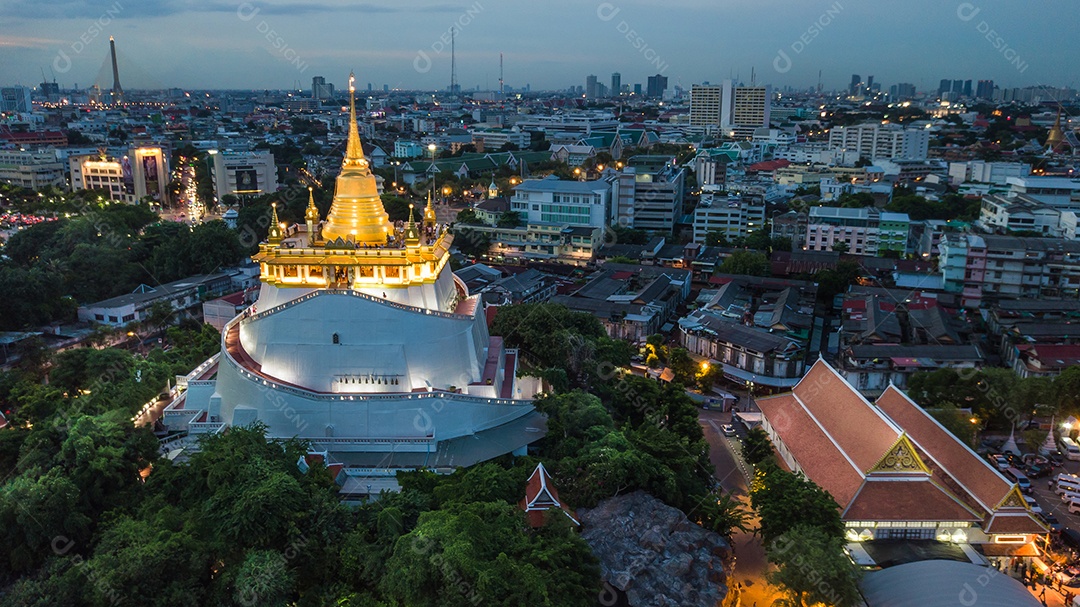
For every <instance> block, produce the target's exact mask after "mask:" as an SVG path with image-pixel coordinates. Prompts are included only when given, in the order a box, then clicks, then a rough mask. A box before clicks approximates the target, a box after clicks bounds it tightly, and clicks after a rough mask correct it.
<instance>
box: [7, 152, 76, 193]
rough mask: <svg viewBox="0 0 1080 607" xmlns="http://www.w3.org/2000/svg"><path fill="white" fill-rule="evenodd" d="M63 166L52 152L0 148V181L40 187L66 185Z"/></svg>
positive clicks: (26, 186)
mask: <svg viewBox="0 0 1080 607" xmlns="http://www.w3.org/2000/svg"><path fill="white" fill-rule="evenodd" d="M66 172H67V171H66V170H65V166H64V163H63V162H60V161H59V160H57V159H56V154H54V153H52V152H24V151H19V150H0V182H2V183H10V184H12V185H17V186H20V187H24V188H30V189H34V190H36V189H42V188H47V187H50V186H55V187H60V188H63V187H65V186H66V185H67V179H66V178H65V173H66Z"/></svg>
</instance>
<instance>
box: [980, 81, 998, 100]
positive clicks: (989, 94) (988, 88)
mask: <svg viewBox="0 0 1080 607" xmlns="http://www.w3.org/2000/svg"><path fill="white" fill-rule="evenodd" d="M975 96H976V97H978V98H979V99H993V98H994V81H993V80H980V81H979V84H978V86H976V87H975Z"/></svg>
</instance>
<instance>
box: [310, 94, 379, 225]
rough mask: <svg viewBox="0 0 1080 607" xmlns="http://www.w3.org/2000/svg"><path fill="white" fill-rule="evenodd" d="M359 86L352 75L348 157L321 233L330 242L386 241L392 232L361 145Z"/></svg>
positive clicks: (346, 152) (344, 161) (342, 163)
mask: <svg viewBox="0 0 1080 607" xmlns="http://www.w3.org/2000/svg"><path fill="white" fill-rule="evenodd" d="M355 91H356V87H355V86H354V77H353V75H352V74H350V75H349V141H348V146H347V147H346V149H345V159H344V160H343V161H342V162H341V174H340V175H338V178H337V184H336V186H335V188H334V202H333V204H332V205H331V206H330V213H329V214H328V215H327V217H326V224H325V225H324V226H323V229H322V237H323V239H324V240H326V241H327V242H329V241H332V240H336V239H338V238H341V239H342V240H344V241H352V242H354V243H357V244H373V245H382V244H386V239H387V236H388V235H389V234H393V231H394V230H393V226H392V225H391V224H390V216H389V215H387V213H386V209H384V208H383V203H382V198H380V197H379V188H378V186H377V185H376V183H375V176H374V175H373V174H372V173H371V169H370V167H369V165H368V161H367V159H366V158H364V150H363V148H362V147H361V145H360V133H359V131H358V130H357V126H356V98H355Z"/></svg>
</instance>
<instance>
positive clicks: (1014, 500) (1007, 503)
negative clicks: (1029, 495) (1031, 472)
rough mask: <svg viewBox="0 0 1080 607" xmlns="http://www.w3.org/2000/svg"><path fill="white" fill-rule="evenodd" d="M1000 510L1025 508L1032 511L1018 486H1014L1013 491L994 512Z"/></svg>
mask: <svg viewBox="0 0 1080 607" xmlns="http://www.w3.org/2000/svg"><path fill="white" fill-rule="evenodd" d="M999 508H1023V509H1025V510H1029V509H1030V507H1029V506H1028V503H1027V500H1025V499H1024V496H1023V495H1021V494H1020V489H1019V488H1018V487H1017V486H1016V485H1013V488H1012V490H1011V491H1009V492H1008V493H1007V494H1006V495H1005V497H1004V498H1002V500H1001V503H1000V504H998V505H997V506H996V507H995V508H994V510H997V509H999Z"/></svg>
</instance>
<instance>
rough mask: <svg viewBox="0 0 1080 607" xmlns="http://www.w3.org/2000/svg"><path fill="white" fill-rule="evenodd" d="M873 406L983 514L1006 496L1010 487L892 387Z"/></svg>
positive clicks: (1002, 478)
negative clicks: (901, 431) (978, 507)
mask: <svg viewBox="0 0 1080 607" xmlns="http://www.w3.org/2000/svg"><path fill="white" fill-rule="evenodd" d="M876 405H877V407H878V408H879V409H880V410H881V411H882V412H883V413H885V415H888V416H889V418H891V419H892V420H893V421H894V422H896V423H897V424H898V425H900V426H901V427H902V428H904V431H905V432H906V433H907V435H908V438H910V439H911V440H912V442H914V443H915V444H916V445H917V446H918V447H919V449H920V450H921V451H922V452H924V453H925V454H926V456H927V457H929V458H930V459H931V460H933V462H929V461H928V462H926V463H927V465H932V464H933V463H936V464H937V465H938V467H940V468H942V469H944V471H945V472H946V473H947V474H949V475H950V476H951V477H952V478H953V479H955V480H956V482H957V483H958V484H959V485H960V487H961V488H962V489H963V490H965V491H966V492H967V493H969V494H970V495H971V496H972V497H973V498H975V499H976V500H978V503H979V504H980V505H981V506H982V507H983V508H984V509H986V511H987V512H990V511H992V510H993V509H994V507H996V506H997V505H998V504H1000V503H1001V500H1003V499H1005V496H1006V495H1008V494H1009V491H1010V490H1011V489H1012V483H1010V482H1009V481H1007V480H1006V479H1005V477H1003V476H1001V474H1000V473H998V471H997V470H995V469H994V468H993V467H992V466H990V464H989V462H987V461H986V460H985V459H983V458H981V457H979V456H978V455H976V453H975V452H974V451H972V450H971V449H969V448H968V447H966V446H965V445H964V444H963V443H961V442H960V441H959V440H957V439H956V437H955V436H953V434H952V433H951V432H949V431H948V430H946V429H945V428H943V427H942V426H941V425H940V424H939V423H937V421H936V420H934V418H932V417H930V414H929V413H927V412H926V411H925V410H924V409H923V408H922V407H920V406H918V405H917V404H915V403H914V402H912V401H911V399H909V398H908V397H907V395H905V394H904V393H903V392H901V391H900V390H898V389H897V388H896V387H895V386H889V387H888V389H886V390H885V392H884V393H882V395H881V396H879V397H878V399H877V402H876Z"/></svg>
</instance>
